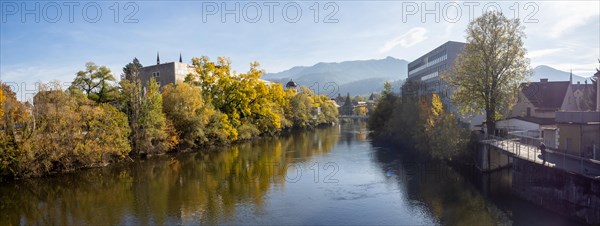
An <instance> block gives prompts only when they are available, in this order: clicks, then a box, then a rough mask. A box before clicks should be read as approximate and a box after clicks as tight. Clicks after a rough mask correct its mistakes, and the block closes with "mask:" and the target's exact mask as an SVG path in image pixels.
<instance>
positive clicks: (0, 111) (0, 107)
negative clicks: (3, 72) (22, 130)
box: [0, 82, 6, 118]
mask: <svg viewBox="0 0 600 226" xmlns="http://www.w3.org/2000/svg"><path fill="white" fill-rule="evenodd" d="M0 84H2V82H0ZM4 99H6V98H5V97H4V92H3V91H2V89H0V118H2V117H3V116H4Z"/></svg>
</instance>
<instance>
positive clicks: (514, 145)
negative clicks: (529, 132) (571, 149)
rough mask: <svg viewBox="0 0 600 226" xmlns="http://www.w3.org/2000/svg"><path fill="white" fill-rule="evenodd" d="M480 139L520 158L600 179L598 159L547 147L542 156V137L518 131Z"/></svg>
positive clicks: (484, 136)
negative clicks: (540, 146)
mask: <svg viewBox="0 0 600 226" xmlns="http://www.w3.org/2000/svg"><path fill="white" fill-rule="evenodd" d="M482 140H483V142H484V143H487V144H490V145H492V146H495V147H497V148H500V149H502V150H504V151H506V152H509V153H511V154H513V155H514V156H515V157H517V158H520V159H524V160H528V161H531V162H535V163H539V164H544V165H545V166H548V167H554V168H559V169H562V170H565V171H568V172H573V173H577V174H580V175H583V176H586V177H592V178H596V179H600V161H598V160H594V159H589V158H583V157H580V156H576V155H572V154H569V153H567V152H566V150H559V149H556V148H548V147H547V148H546V154H545V156H542V153H541V150H540V148H539V145H540V142H542V138H538V137H533V136H526V135H523V134H519V133H504V134H502V136H493V135H483V136H482ZM544 160H545V161H544Z"/></svg>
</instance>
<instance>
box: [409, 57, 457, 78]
mask: <svg viewBox="0 0 600 226" xmlns="http://www.w3.org/2000/svg"><path fill="white" fill-rule="evenodd" d="M446 59H448V55H443V56H441V57H438V58H437V59H434V60H432V61H429V62H427V64H423V65H421V66H420V67H418V68H415V69H414V70H412V71H409V72H408V75H411V74H414V73H417V72H419V71H421V70H423V69H425V68H427V67H429V66H431V65H434V64H437V63H440V62H442V61H444V60H446Z"/></svg>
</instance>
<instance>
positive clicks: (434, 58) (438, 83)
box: [407, 41, 465, 111]
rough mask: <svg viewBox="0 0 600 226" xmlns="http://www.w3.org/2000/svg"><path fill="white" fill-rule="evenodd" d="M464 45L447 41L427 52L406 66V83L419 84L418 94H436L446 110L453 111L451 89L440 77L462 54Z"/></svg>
mask: <svg viewBox="0 0 600 226" xmlns="http://www.w3.org/2000/svg"><path fill="white" fill-rule="evenodd" d="M464 47H465V43H462V42H453V41H449V42H446V43H444V44H442V45H441V46H438V47H437V48H435V49H433V50H431V51H429V52H428V53H426V54H425V55H423V56H421V57H419V58H417V59H416V60H414V61H412V62H410V63H409V64H408V79H407V80H408V81H413V82H415V83H419V84H421V87H420V88H419V92H420V93H419V94H420V95H423V94H434V93H435V94H438V95H439V96H440V97H441V98H442V101H443V102H444V104H445V105H446V106H448V109H450V110H451V111H455V108H454V107H453V105H452V103H450V95H451V94H452V89H450V87H449V86H448V83H446V82H444V81H442V80H441V79H440V76H441V75H442V73H443V72H444V71H446V70H450V69H451V68H452V64H454V61H455V60H456V58H457V57H458V55H459V54H460V53H462V52H463V49H464Z"/></svg>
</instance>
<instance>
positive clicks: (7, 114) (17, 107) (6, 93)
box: [0, 83, 33, 177]
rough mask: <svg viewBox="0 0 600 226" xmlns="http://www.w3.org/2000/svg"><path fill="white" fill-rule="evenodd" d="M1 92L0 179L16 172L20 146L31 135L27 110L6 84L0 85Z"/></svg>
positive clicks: (29, 117) (20, 153)
mask: <svg viewBox="0 0 600 226" xmlns="http://www.w3.org/2000/svg"><path fill="white" fill-rule="evenodd" d="M0 90H1V91H0V92H2V98H3V101H2V104H1V107H2V112H3V115H2V123H1V124H0V177H2V176H6V175H12V174H14V173H15V172H16V171H17V168H18V166H19V158H20V156H21V155H22V151H21V146H22V145H23V144H24V143H26V142H25V140H26V139H27V138H28V137H29V136H30V135H31V130H32V124H33V123H31V114H30V111H29V109H27V107H26V106H25V105H24V104H22V103H21V102H19V100H17V95H16V93H14V92H13V91H12V90H11V88H10V86H8V85H7V84H4V83H1V84H0Z"/></svg>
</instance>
